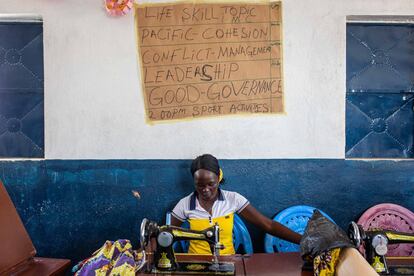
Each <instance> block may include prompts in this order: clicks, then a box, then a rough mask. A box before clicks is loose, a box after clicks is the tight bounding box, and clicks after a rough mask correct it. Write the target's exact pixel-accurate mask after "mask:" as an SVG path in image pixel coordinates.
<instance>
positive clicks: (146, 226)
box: [139, 218, 158, 249]
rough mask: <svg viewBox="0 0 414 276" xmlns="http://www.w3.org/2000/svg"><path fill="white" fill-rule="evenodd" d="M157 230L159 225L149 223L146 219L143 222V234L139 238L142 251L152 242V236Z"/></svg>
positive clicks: (141, 228) (141, 229)
mask: <svg viewBox="0 0 414 276" xmlns="http://www.w3.org/2000/svg"><path fill="white" fill-rule="evenodd" d="M157 229H158V225H157V223H155V222H153V221H149V220H148V219H146V218H144V219H143V220H142V222H141V227H140V231H141V232H140V236H139V241H140V245H141V248H142V249H145V246H147V245H148V242H149V241H150V238H151V235H153V234H154V233H155V232H156V230H157Z"/></svg>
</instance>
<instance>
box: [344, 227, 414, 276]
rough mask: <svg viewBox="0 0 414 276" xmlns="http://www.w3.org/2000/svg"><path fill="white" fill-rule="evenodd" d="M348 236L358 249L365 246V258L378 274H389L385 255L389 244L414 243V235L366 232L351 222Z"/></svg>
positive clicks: (377, 231)
mask: <svg viewBox="0 0 414 276" xmlns="http://www.w3.org/2000/svg"><path fill="white" fill-rule="evenodd" d="M348 235H349V237H350V239H351V240H352V241H353V243H354V244H355V246H356V247H357V248H358V247H359V246H360V245H362V244H364V245H365V257H366V260H367V261H368V262H369V264H370V265H371V266H372V267H373V268H374V269H375V271H376V272H378V273H383V274H389V269H388V265H387V262H386V259H385V255H386V254H387V252H388V245H389V244H399V243H414V234H411V233H403V232H397V231H391V230H382V229H373V230H369V231H365V230H364V229H363V228H362V226H361V225H358V224H356V223H355V222H353V221H352V222H351V223H350V225H349V228H348Z"/></svg>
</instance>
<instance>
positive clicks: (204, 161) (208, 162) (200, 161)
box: [191, 154, 224, 183]
mask: <svg viewBox="0 0 414 276" xmlns="http://www.w3.org/2000/svg"><path fill="white" fill-rule="evenodd" d="M200 169H204V170H207V171H210V172H212V173H215V174H216V175H217V176H218V179H219V183H223V182H224V177H223V171H222V170H221V168H220V165H219V163H218V160H217V158H215V157H214V156H213V155H211V154H203V155H200V156H198V157H197V158H196V159H194V160H193V162H192V163H191V175H193V176H194V173H195V172H196V171H198V170H200Z"/></svg>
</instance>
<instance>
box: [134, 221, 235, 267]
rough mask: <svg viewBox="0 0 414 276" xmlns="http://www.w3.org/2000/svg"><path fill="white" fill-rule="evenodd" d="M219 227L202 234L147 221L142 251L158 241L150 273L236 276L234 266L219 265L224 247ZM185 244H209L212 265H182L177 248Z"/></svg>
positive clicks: (207, 263) (144, 222)
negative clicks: (182, 241)
mask: <svg viewBox="0 0 414 276" xmlns="http://www.w3.org/2000/svg"><path fill="white" fill-rule="evenodd" d="M219 230H220V229H219V226H218V224H215V225H213V226H211V227H209V228H206V229H204V230H202V231H195V230H190V229H185V228H181V227H176V226H170V225H163V226H158V225H157V223H155V222H153V221H149V220H148V219H144V220H143V221H142V223H141V235H140V241H141V247H142V248H145V247H146V246H147V245H148V244H149V243H150V242H151V238H155V240H156V249H155V253H154V258H153V262H152V264H151V265H150V267H151V268H150V270H151V272H153V273H168V274H173V273H183V272H184V273H191V274H215V275H234V273H235V269H234V263H231V262H219V261H218V256H219V252H220V249H223V245H222V244H221V243H220V242H219ZM181 240H188V241H189V240H200V241H206V242H207V243H208V244H209V245H210V250H211V252H212V261H211V262H178V261H177V259H176V257H175V252H174V248H173V244H174V242H176V241H181Z"/></svg>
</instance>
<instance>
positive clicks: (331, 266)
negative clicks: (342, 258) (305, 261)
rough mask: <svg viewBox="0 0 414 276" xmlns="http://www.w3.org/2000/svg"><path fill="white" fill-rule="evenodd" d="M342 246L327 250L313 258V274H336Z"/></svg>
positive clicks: (319, 275) (318, 275) (327, 275)
mask: <svg viewBox="0 0 414 276" xmlns="http://www.w3.org/2000/svg"><path fill="white" fill-rule="evenodd" d="M340 253H341V248H335V249H332V250H328V251H325V252H323V253H321V254H320V255H318V256H316V257H315V258H314V259H313V275H315V276H334V275H335V267H336V264H337V263H338V259H339V255H340Z"/></svg>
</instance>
